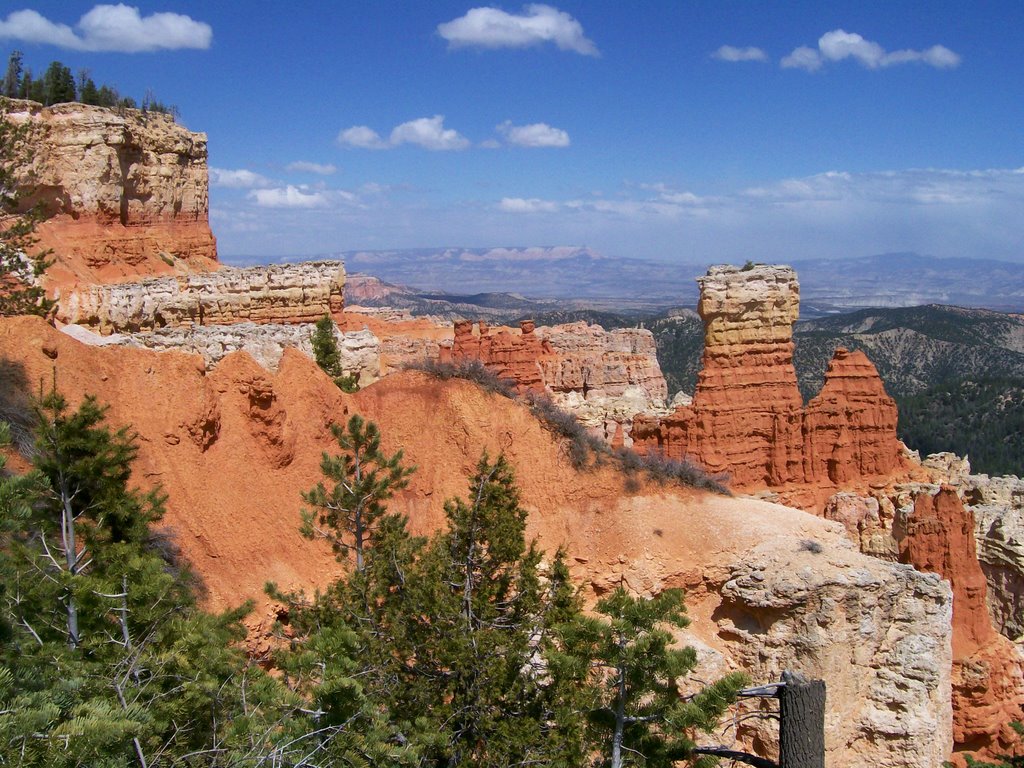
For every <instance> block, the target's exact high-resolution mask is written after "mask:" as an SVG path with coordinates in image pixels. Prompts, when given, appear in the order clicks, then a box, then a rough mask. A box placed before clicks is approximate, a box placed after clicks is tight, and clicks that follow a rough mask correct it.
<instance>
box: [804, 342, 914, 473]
mask: <svg viewBox="0 0 1024 768" xmlns="http://www.w3.org/2000/svg"><path fill="white" fill-rule="evenodd" d="M896 417H897V412H896V402H895V401H894V400H893V399H892V398H891V397H889V395H888V394H887V393H886V391H885V387H883V386H882V379H881V378H880V377H879V375H878V371H877V370H876V369H875V366H874V365H873V364H872V363H871V361H870V360H868V358H867V355H865V354H864V353H863V352H861V351H860V350H856V351H854V352H849V351H848V350H846V349H844V348H843V347H840V348H839V349H837V350H836V351H835V356H834V357H833V358H832V361H831V362H830V363H829V365H828V370H827V371H826V372H825V385H824V386H823V387H822V389H821V392H820V393H819V394H818V396H817V397H815V398H814V399H813V400H811V402H810V403H808V405H807V411H806V413H805V414H804V433H805V435H806V439H805V446H806V448H805V452H804V456H805V462H806V470H805V476H806V478H807V479H808V480H809V481H810V480H815V479H823V478H827V479H828V480H830V481H831V482H832V483H835V484H837V485H838V484H842V483H846V482H849V481H850V480H854V479H857V478H861V477H868V476H871V475H887V474H889V473H890V472H892V471H894V470H896V469H897V468H899V467H900V464H901V461H902V459H901V456H902V453H901V450H900V445H899V442H898V441H897V440H896Z"/></svg>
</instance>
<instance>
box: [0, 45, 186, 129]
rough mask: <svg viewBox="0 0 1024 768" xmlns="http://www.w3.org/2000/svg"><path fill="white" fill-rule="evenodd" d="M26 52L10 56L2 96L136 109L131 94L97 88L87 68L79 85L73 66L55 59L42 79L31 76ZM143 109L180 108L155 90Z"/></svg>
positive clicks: (166, 111) (175, 110) (165, 111)
mask: <svg viewBox="0 0 1024 768" xmlns="http://www.w3.org/2000/svg"><path fill="white" fill-rule="evenodd" d="M23 58H24V57H23V54H22V53H21V51H12V52H11V55H10V57H9V59H8V63H7V70H6V74H5V76H4V80H3V83H2V92H0V96H6V97H8V98H19V99H31V100H32V101H38V102H39V103H40V104H42V105H44V106H51V105H53V104H63V103H66V102H76V101H77V102H80V103H82V104H89V105H92V106H97V107H108V108H114V107H116V108H119V109H137V108H138V107H139V104H138V102H136V100H135V99H133V98H131V97H130V96H121V95H120V94H119V93H118V92H117V89H116V88H114V87H112V86H109V85H106V84H103V85H101V86H100V87H99V88H97V87H96V83H95V81H94V80H93V79H92V77H90V76H89V73H88V71H87V70H81V71H80V72H79V77H78V85H77V87H76V84H75V78H74V76H73V75H72V74H71V69H70V68H69V67H67V66H65V65H64V64H63V63H61V62H59V61H53V62H51V63H50V65H49V67H47V69H46V71H45V72H44V73H43V76H42V77H41V78H39V79H33V78H32V70H31V69H27V68H26V69H24V70H23V69H22V60H23ZM142 110H143V111H144V112H160V113H162V114H165V115H170V116H171V117H172V118H173V117H175V116H177V114H178V108H177V107H175V106H174V105H172V104H164V103H162V102H160V101H158V100H157V99H156V98H155V97H154V96H153V93H152V91H147V92H146V96H145V98H144V99H143V101H142Z"/></svg>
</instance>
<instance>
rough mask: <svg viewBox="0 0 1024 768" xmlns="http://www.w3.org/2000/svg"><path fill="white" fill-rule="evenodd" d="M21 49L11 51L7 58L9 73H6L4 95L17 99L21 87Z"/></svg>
mask: <svg viewBox="0 0 1024 768" xmlns="http://www.w3.org/2000/svg"><path fill="white" fill-rule="evenodd" d="M21 59H22V53H21V51H11V55H10V58H8V60H7V73H6V74H5V75H4V83H3V95H4V96H6V97H7V98H9V99H16V98H18V96H19V92H20V89H21Z"/></svg>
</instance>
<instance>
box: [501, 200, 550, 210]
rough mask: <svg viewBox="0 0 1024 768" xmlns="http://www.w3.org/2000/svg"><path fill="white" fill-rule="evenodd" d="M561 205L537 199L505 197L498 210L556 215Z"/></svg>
mask: <svg viewBox="0 0 1024 768" xmlns="http://www.w3.org/2000/svg"><path fill="white" fill-rule="evenodd" d="M558 208H559V204H558V203H556V202H554V201H553V200H540V199H538V198H536V197H531V198H522V197H503V198H502V199H501V202H500V203H498V209H499V210H501V211H505V212H506V213H554V212H555V211H557V210H558Z"/></svg>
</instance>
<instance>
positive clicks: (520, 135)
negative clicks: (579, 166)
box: [497, 120, 569, 147]
mask: <svg viewBox="0 0 1024 768" xmlns="http://www.w3.org/2000/svg"><path fill="white" fill-rule="evenodd" d="M497 130H498V132H499V133H500V134H502V135H503V136H504V137H505V140H506V141H507V142H508V143H509V144H514V145H515V146H517V147H568V146H569V134H568V133H566V132H565V131H563V130H562V129H561V128H552V127H551V126H550V125H548V124H547V123H532V124H530V125H512V123H511V122H510V121H508V120H506V121H505V122H504V123H502V124H501V125H499V126H498V127H497Z"/></svg>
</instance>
